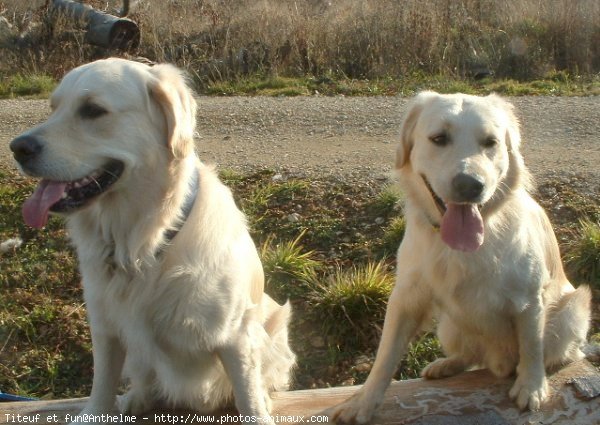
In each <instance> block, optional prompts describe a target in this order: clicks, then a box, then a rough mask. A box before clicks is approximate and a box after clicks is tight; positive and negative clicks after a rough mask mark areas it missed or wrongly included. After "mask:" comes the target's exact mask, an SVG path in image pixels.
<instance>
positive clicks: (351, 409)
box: [325, 390, 381, 424]
mask: <svg viewBox="0 0 600 425" xmlns="http://www.w3.org/2000/svg"><path fill="white" fill-rule="evenodd" d="M380 403H381V399H380V398H379V397H375V396H373V395H368V394H365V393H363V391H362V390H358V391H357V392H356V394H354V395H353V396H352V397H350V398H349V399H348V400H346V401H344V402H343V403H340V404H338V405H337V406H334V407H332V408H330V409H329V410H327V411H326V412H325V414H326V415H327V416H328V417H329V422H332V423H338V424H366V423H368V422H369V421H370V420H371V418H372V417H373V413H374V412H375V409H377V407H378V406H379V404H380Z"/></svg>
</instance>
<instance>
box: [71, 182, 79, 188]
mask: <svg viewBox="0 0 600 425" xmlns="http://www.w3.org/2000/svg"><path fill="white" fill-rule="evenodd" d="M73 187H74V188H75V189H79V188H80V187H81V183H79V182H75V183H73Z"/></svg>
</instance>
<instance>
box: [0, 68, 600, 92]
mask: <svg viewBox="0 0 600 425" xmlns="http://www.w3.org/2000/svg"><path fill="white" fill-rule="evenodd" d="M557 75H558V76H560V77H557ZM56 84H57V82H56V81H55V80H53V79H52V78H51V77H49V76H46V75H20V74H17V75H14V76H6V77H4V78H0V98H14V97H23V96H25V97H37V98H44V97H48V96H49V94H50V93H51V92H52V90H53V89H54V87H55V86H56ZM195 88H196V91H197V92H198V93H201V94H205V95H215V96H257V95H260V96H286V97H287V96H290V97H293V96H310V95H315V94H320V95H328V96H336V95H344V96H396V95H401V96H412V95H414V94H416V93H417V92H419V91H421V90H436V91H438V92H440V93H455V92H462V93H469V94H480V95H486V94H489V93H492V92H495V93H498V94H501V95H505V96H525V95H528V96H590V95H600V77H599V76H590V77H572V76H570V75H568V74H564V73H550V74H548V75H547V76H546V77H545V78H543V79H538V80H531V81H517V80H511V79H486V80H482V81H474V80H470V79H457V78H453V77H448V76H441V75H440V76H426V75H421V74H414V75H412V76H407V77H402V78H383V79H375V80H366V79H365V80H360V79H349V78H346V77H343V76H340V77H335V76H334V77H332V78H329V77H327V78H314V77H279V76H261V75H256V76H250V77H244V78H241V79H239V78H232V79H229V80H224V81H216V82H212V83H210V84H209V85H207V86H203V85H202V86H196V87H195Z"/></svg>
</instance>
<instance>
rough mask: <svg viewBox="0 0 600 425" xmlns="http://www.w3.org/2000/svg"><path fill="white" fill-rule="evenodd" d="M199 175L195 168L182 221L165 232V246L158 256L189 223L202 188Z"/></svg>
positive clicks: (182, 211) (182, 207)
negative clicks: (186, 223) (187, 222)
mask: <svg viewBox="0 0 600 425" xmlns="http://www.w3.org/2000/svg"><path fill="white" fill-rule="evenodd" d="M198 174H199V173H198V169H197V168H195V169H194V172H193V173H192V178H191V179H190V181H189V183H188V184H189V187H190V191H189V193H188V195H187V196H186V198H185V201H184V203H183V205H182V206H181V219H180V221H179V223H177V226H176V227H174V228H172V229H168V230H165V241H164V244H163V246H161V247H160V248H159V249H158V252H157V255H158V254H160V253H161V252H162V251H163V250H164V248H165V245H168V244H169V243H170V242H171V241H172V240H173V239H174V238H175V236H177V234H178V233H179V231H180V230H181V228H182V227H183V225H184V224H185V222H186V221H187V219H188V217H189V216H190V213H191V212H192V208H194V202H195V201H196V198H197V197H198V190H199V188H200V177H199V176H198Z"/></svg>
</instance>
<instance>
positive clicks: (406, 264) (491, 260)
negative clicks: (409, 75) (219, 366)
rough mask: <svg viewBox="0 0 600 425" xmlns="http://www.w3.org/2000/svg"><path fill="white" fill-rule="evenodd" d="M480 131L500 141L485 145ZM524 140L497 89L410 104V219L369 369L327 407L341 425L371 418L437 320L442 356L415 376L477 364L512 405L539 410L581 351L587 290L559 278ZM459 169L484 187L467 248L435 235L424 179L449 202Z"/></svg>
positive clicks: (428, 95) (401, 163) (405, 156)
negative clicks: (553, 378)
mask: <svg viewBox="0 0 600 425" xmlns="http://www.w3.org/2000/svg"><path fill="white" fill-rule="evenodd" d="M441 131H445V132H446V134H447V135H448V137H449V139H450V141H451V142H450V143H448V144H447V145H446V146H437V145H436V144H435V143H432V140H431V136H432V135H436V134H439V133H440V132H441ZM487 137H493V138H495V140H496V142H497V143H495V145H493V146H488V147H486V146H485V144H484V143H482V142H483V141H485V140H486V138H487ZM520 142H521V140H520V134H519V125H518V122H517V119H516V118H515V115H514V113H513V108H512V106H511V105H510V104H509V103H508V102H506V101H504V100H502V99H501V98H499V97H497V96H495V95H491V96H487V97H476V96H468V95H463V94H454V95H439V94H437V93H433V92H423V93H421V94H419V95H418V96H417V97H416V98H415V99H414V100H413V101H412V103H411V104H410V105H409V108H408V112H407V114H406V117H405V120H404V122H403V124H402V128H401V140H400V144H399V146H398V150H397V157H396V165H397V168H398V173H399V176H400V181H401V184H402V187H403V188H404V191H405V193H406V205H405V214H406V220H407V229H406V234H405V236H404V239H403V241H402V243H401V245H400V247H399V249H398V257H397V258H398V260H397V277H396V285H395V287H394V290H393V293H392V295H391V297H390V300H389V303H388V307H387V313H386V318H385V325H384V329H383V335H382V339H381V342H380V345H379V350H378V353H377V357H376V360H375V364H374V366H373V369H372V371H371V374H370V376H369V378H368V380H367V382H366V383H365V385H364V387H363V388H362V389H361V390H359V391H358V392H357V394H356V395H354V396H353V397H352V398H350V399H349V400H348V401H346V402H344V403H342V404H341V405H339V406H337V407H335V408H333V409H332V410H331V412H330V414H331V415H332V417H333V418H335V419H336V420H337V421H338V422H358V423H364V422H367V421H368V420H370V418H371V417H372V415H373V412H374V410H375V409H376V407H377V406H378V405H379V403H380V402H381V400H382V398H383V394H384V391H385V389H386V388H387V386H388V385H389V382H390V380H391V378H392V376H393V373H394V370H395V368H396V365H397V362H398V361H399V359H400V358H401V357H402V355H403V354H404V353H405V352H406V348H407V345H408V343H409V342H410V341H411V340H412V338H413V337H414V336H415V335H416V334H417V333H418V332H419V331H420V330H422V329H424V328H427V327H428V326H430V325H431V324H432V322H433V321H434V319H435V321H436V322H437V334H438V337H439V339H440V342H441V344H442V347H443V350H444V352H445V354H446V356H447V357H444V358H440V359H438V360H436V361H434V362H433V363H431V364H430V365H428V366H427V367H426V368H425V369H424V370H423V372H422V375H423V376H424V377H426V378H442V377H446V376H451V375H454V374H457V373H459V372H462V371H464V370H466V369H469V368H473V367H486V368H489V369H490V370H491V371H492V372H493V373H494V374H495V375H497V376H501V377H507V376H510V375H512V374H515V373H516V379H515V383H514V385H513V387H512V389H511V390H510V393H509V395H510V396H511V397H512V398H513V399H515V401H516V403H517V405H518V406H519V407H520V408H527V407H528V408H530V409H532V410H536V409H539V408H540V405H541V404H542V403H543V402H544V400H545V399H546V397H547V396H548V388H547V381H546V375H545V369H547V368H553V367H556V366H560V365H562V364H564V363H567V362H570V361H573V360H578V359H581V358H582V357H583V354H582V352H581V348H582V346H583V344H584V343H585V339H586V334H587V331H588V327H589V320H590V302H591V294H590V290H589V288H588V287H587V286H581V287H579V288H578V289H577V290H575V289H574V287H573V286H572V285H571V284H570V283H569V281H568V280H567V278H566V276H565V274H564V271H563V267H562V264H561V258H560V253H559V249H558V244H557V240H556V237H555V235H554V232H553V230H552V227H551V224H550V221H549V219H548V217H547V216H546V214H545V213H544V211H543V210H542V208H541V207H540V206H539V205H538V204H537V203H536V202H535V201H534V200H533V198H532V197H531V196H530V194H529V190H530V187H531V183H530V179H529V174H528V173H527V170H526V169H525V166H524V163H523V158H522V156H521V154H520V151H519V147H520ZM458 172H463V173H464V172H466V173H470V174H476V175H477V176H479V177H480V178H481V179H482V180H483V181H484V183H485V187H484V190H483V195H482V201H481V205H480V210H481V215H482V218H483V223H484V241H483V245H481V247H480V248H479V249H478V250H476V251H474V252H462V251H457V250H453V249H451V248H450V247H449V246H448V245H446V244H445V243H444V242H443V241H442V240H441V237H440V232H439V230H438V229H437V225H438V224H439V223H440V221H441V219H442V214H441V212H440V210H439V209H438V207H437V206H436V204H435V202H434V200H433V198H432V195H431V193H430V191H429V190H428V189H427V186H426V184H425V183H424V179H427V181H428V182H430V184H431V187H432V189H433V190H434V192H435V193H436V194H437V195H438V196H439V197H440V198H441V199H442V200H444V201H445V202H447V201H448V198H450V197H451V196H452V190H451V188H450V187H449V185H450V182H451V180H452V177H453V176H454V175H456V173H458Z"/></svg>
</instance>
